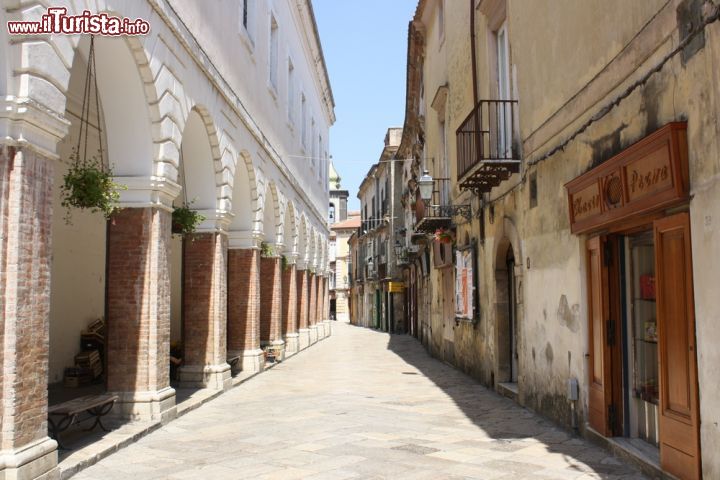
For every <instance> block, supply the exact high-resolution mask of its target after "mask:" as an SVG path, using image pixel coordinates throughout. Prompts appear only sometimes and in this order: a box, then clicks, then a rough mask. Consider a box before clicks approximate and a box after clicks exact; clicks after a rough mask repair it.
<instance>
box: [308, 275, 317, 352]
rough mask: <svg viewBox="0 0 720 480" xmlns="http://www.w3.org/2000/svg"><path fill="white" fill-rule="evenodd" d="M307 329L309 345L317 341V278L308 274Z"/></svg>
mask: <svg viewBox="0 0 720 480" xmlns="http://www.w3.org/2000/svg"><path fill="white" fill-rule="evenodd" d="M308 298H309V301H308V328H309V329H310V344H311V345H312V344H313V343H316V342H317V341H318V327H317V276H316V275H315V274H314V273H310V275H309V276H308Z"/></svg>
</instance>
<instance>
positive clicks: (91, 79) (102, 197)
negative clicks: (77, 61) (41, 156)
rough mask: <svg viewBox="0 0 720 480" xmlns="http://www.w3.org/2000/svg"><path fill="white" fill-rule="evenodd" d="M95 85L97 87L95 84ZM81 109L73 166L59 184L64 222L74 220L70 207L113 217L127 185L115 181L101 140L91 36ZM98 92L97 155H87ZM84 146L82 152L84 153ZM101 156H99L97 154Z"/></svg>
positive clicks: (96, 107) (93, 50) (97, 106)
mask: <svg viewBox="0 0 720 480" xmlns="http://www.w3.org/2000/svg"><path fill="white" fill-rule="evenodd" d="M93 87H94V88H93ZM83 91H84V95H83V103H82V110H81V114H80V131H79V133H78V140H77V146H76V147H75V148H73V151H72V154H71V155H70V161H71V162H70V168H69V169H68V171H67V172H65V175H63V183H62V186H61V187H60V195H61V201H60V204H61V205H62V206H63V207H65V209H66V214H65V222H66V223H68V224H70V223H71V207H72V208H81V209H85V210H90V211H91V212H93V213H96V212H102V214H103V215H104V216H105V218H110V217H111V216H112V214H113V213H115V212H116V211H118V210H119V209H120V207H119V205H118V203H119V201H120V190H127V187H126V186H125V185H120V184H118V183H115V182H114V181H113V172H112V169H111V168H110V167H106V166H105V161H104V158H103V144H102V130H101V129H100V126H101V125H102V119H101V117H100V100H99V96H98V90H97V76H96V74H95V41H94V37H90V54H89V56H88V71H87V75H86V77H85V89H84V90H83ZM93 93H94V94H95V112H96V118H95V120H94V124H95V125H97V126H98V127H97V129H98V140H99V143H100V146H99V148H98V156H97V157H96V156H91V157H89V156H88V143H89V135H90V133H89V129H90V127H91V121H90V120H91V119H90V105H91V103H92V100H93V99H92V94H93ZM81 148H82V155H81V153H80V152H81ZM98 157H99V158H98Z"/></svg>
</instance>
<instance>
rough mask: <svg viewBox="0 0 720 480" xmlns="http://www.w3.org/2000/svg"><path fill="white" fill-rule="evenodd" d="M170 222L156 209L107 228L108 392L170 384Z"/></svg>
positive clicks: (131, 211)
mask: <svg viewBox="0 0 720 480" xmlns="http://www.w3.org/2000/svg"><path fill="white" fill-rule="evenodd" d="M170 220H171V215H170V213H169V212H167V211H165V210H160V209H157V208H126V209H123V210H120V211H119V212H118V213H116V214H115V215H114V216H113V219H112V221H111V222H110V223H109V230H108V256H107V262H108V275H107V285H108V288H107V312H108V315H107V345H106V351H107V373H108V379H107V383H108V390H110V391H117V392H133V391H156V390H160V389H162V388H165V387H167V386H169V358H170V357H169V355H170Z"/></svg>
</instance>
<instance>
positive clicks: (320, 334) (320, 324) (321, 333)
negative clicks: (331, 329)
mask: <svg viewBox="0 0 720 480" xmlns="http://www.w3.org/2000/svg"><path fill="white" fill-rule="evenodd" d="M315 326H316V327H317V331H318V340H322V339H323V338H325V324H324V323H323V321H322V320H320V321H319V322H318V323H316V324H315Z"/></svg>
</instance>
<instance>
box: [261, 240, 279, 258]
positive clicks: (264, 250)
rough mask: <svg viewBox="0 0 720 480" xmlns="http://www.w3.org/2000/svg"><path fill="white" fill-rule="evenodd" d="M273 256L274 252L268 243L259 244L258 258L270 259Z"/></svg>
mask: <svg viewBox="0 0 720 480" xmlns="http://www.w3.org/2000/svg"><path fill="white" fill-rule="evenodd" d="M273 255H275V251H274V250H273V247H272V245H270V244H269V243H265V242H261V243H260V256H261V257H272V256H273Z"/></svg>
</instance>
